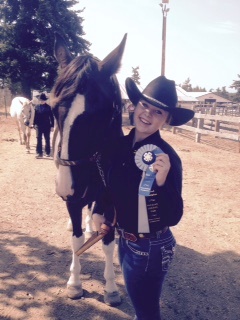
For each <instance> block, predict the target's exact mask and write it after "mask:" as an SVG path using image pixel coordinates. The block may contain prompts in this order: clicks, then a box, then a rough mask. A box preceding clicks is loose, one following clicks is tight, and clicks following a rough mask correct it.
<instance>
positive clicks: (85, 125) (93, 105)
mask: <svg viewBox="0 0 240 320" xmlns="http://www.w3.org/2000/svg"><path fill="white" fill-rule="evenodd" d="M126 37H127V35H125V36H124V38H123V40H122V41H121V43H120V44H119V46H118V47H116V48H115V49H114V50H113V51H112V52H111V53H110V54H109V55H108V56H106V58H105V59H103V60H102V61H100V60H98V59H97V58H95V57H93V56H92V55H90V54H87V55H79V56H77V57H76V58H74V59H72V57H71V54H70V52H69V50H68V48H67V46H66V44H65V41H64V40H63V38H62V37H61V36H60V35H58V34H56V37H55V46H54V55H55V57H56V59H57V61H58V63H59V66H60V74H59V76H58V78H57V80H56V83H55V85H54V87H53V90H52V92H51V97H50V103H51V106H52V110H53V113H54V116H55V118H56V123H57V126H56V130H55V133H54V137H53V150H54V160H55V163H56V165H57V168H58V172H57V177H56V192H57V194H58V195H59V196H60V197H61V198H62V199H63V200H65V201H66V205H67V209H68V212H69V215H70V218H71V222H72V229H73V231H72V238H71V243H72V251H73V253H72V263H71V266H70V278H69V280H68V282H67V289H68V291H67V294H68V297H70V298H72V299H76V298H80V297H81V296H82V295H83V289H82V283H81V280H80V272H81V264H80V259H79V256H77V255H76V253H75V252H76V251H77V250H78V249H79V248H80V247H81V246H82V245H83V243H84V238H85V235H84V233H83V229H82V209H83V208H84V207H85V206H86V205H87V204H88V203H90V202H92V201H95V200H96V194H97V192H98V191H99V189H101V188H103V186H104V184H105V180H104V175H103V171H102V167H101V163H100V155H101V150H102V148H103V147H104V145H106V144H107V143H108V142H110V140H111V139H115V138H116V137H118V136H120V135H122V115H121V94H120V88H119V84H118V81H117V78H116V76H115V74H116V73H117V71H118V70H119V68H120V64H121V59H122V56H123V52H124V48H125V43H126ZM111 219H112V220H111ZM108 220H109V221H113V217H111V218H110V217H108ZM114 246H115V239H114V232H110V233H109V234H107V235H106V236H105V237H104V239H103V251H104V253H105V256H106V261H105V269H104V278H105V280H106V285H105V291H104V301H105V303H107V304H109V305H117V304H119V303H121V298H120V295H119V293H118V289H117V286H116V283H115V274H114V269H113V251H114Z"/></svg>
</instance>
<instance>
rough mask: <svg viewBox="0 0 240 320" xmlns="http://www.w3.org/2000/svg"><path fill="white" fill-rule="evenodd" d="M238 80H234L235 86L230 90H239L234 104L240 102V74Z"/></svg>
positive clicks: (234, 98)
mask: <svg viewBox="0 0 240 320" xmlns="http://www.w3.org/2000/svg"><path fill="white" fill-rule="evenodd" d="M238 78H239V79H238V80H233V84H232V85H231V86H230V88H233V89H235V90H237V92H236V94H235V96H234V97H233V101H234V102H240V74H238Z"/></svg>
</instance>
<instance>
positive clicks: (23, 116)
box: [10, 97, 34, 153]
mask: <svg viewBox="0 0 240 320" xmlns="http://www.w3.org/2000/svg"><path fill="white" fill-rule="evenodd" d="M10 115H11V117H12V118H16V123H17V129H18V134H19V139H20V144H21V145H22V144H25V145H26V152H27V153H30V137H31V128H32V126H33V120H34V107H33V104H32V102H31V101H30V100H29V99H27V98H24V97H15V98H13V100H12V103H11V106H10Z"/></svg>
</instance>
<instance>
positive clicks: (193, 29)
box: [76, 0, 240, 91]
mask: <svg viewBox="0 0 240 320" xmlns="http://www.w3.org/2000/svg"><path fill="white" fill-rule="evenodd" d="M161 2H162V0H158V1H157V0H79V4H78V5H77V6H76V8H78V9H83V8H84V7H85V10H84V12H83V13H82V14H81V17H83V18H84V22H83V29H84V32H85V33H86V35H85V38H86V39H87V40H88V41H90V42H91V43H92V46H91V50H90V51H91V52H92V53H93V54H94V55H95V56H97V57H98V58H100V59H103V58H104V57H105V56H106V55H107V54H108V53H109V52H110V51H111V50H112V49H114V48H115V46H117V45H118V43H119V42H120V41H121V39H122V37H123V35H124V34H125V33H127V34H128V39H127V44H126V50H125V53H124V57H123V60H122V68H121V70H120V72H119V75H118V78H119V80H120V81H121V82H124V80H125V78H126V77H128V76H131V75H132V67H137V66H139V68H140V69H139V73H140V77H141V80H140V81H141V86H142V87H145V86H146V85H147V84H148V83H149V82H150V81H151V80H152V79H154V78H155V77H158V76H159V75H160V73H161V56H162V11H161V7H160V6H159V3H161ZM168 7H169V8H170V11H169V12H168V15H167V39H166V67H165V69H166V71H165V75H166V77H167V78H169V79H172V80H175V82H176V84H180V83H183V82H184V81H185V80H186V79H187V78H190V80H191V84H192V85H193V86H197V85H198V86H200V87H205V88H206V90H210V89H216V88H218V87H219V88H222V87H223V86H226V89H227V91H232V90H231V89H229V86H230V85H231V84H232V83H233V80H237V79H238V76H237V75H238V74H240V18H239V17H240V16H239V12H240V0H225V1H220V0H169V4H168Z"/></svg>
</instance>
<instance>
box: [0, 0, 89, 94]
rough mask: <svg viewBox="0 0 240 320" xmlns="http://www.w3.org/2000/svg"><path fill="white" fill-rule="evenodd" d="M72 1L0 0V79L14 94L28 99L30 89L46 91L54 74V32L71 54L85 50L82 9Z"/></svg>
mask: <svg viewBox="0 0 240 320" xmlns="http://www.w3.org/2000/svg"><path fill="white" fill-rule="evenodd" d="M77 3H78V1H76V0H8V1H1V2H0V79H1V81H2V82H4V83H5V84H6V83H7V84H8V86H9V89H10V90H11V92H12V94H14V95H23V96H25V97H28V98H31V90H32V89H35V90H50V89H51V87H52V85H53V83H54V80H55V78H56V75H57V62H56V60H55V58H54V57H53V43H54V32H59V33H60V34H61V35H62V36H63V37H64V38H65V40H66V42H67V43H68V45H69V48H70V51H71V52H72V54H73V56H74V55H77V54H78V53H84V52H86V51H88V50H89V46H90V43H89V42H88V41H86V40H84V39H83V38H82V37H81V36H82V35H84V32H83V29H82V25H81V24H82V21H83V19H82V18H80V17H79V14H81V12H82V10H78V11H73V10H70V9H69V8H71V7H72V6H73V5H75V4H77Z"/></svg>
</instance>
